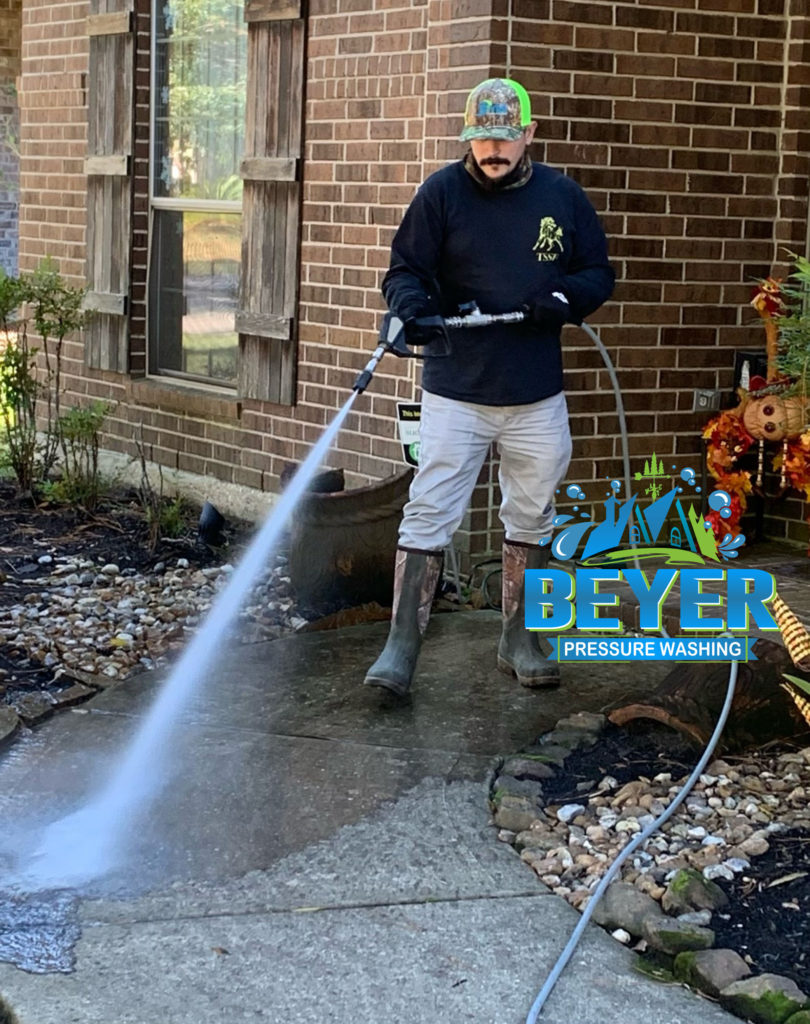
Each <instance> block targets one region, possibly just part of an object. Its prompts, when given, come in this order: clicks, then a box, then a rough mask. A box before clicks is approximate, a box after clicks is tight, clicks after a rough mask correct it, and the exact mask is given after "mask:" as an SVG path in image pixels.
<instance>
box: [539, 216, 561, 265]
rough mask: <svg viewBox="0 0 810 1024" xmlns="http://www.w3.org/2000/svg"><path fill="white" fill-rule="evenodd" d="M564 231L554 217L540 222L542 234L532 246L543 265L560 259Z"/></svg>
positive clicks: (544, 218) (545, 218)
mask: <svg viewBox="0 0 810 1024" xmlns="http://www.w3.org/2000/svg"><path fill="white" fill-rule="evenodd" d="M562 237H563V229H562V228H561V227H560V226H559V224H558V223H557V222H556V221H555V220H554V218H553V217H543V219H542V220H541V221H540V233H539V234H538V236H537V241H536V242H535V243H534V245H533V246H532V249H533V251H534V252H536V253H537V258H538V260H540V262H541V263H550V262H552V261H553V260H556V259H559V256H560V253H561V252H562V251H563V241H562Z"/></svg>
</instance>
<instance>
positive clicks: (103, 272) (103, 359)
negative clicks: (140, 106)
mask: <svg viewBox="0 0 810 1024" xmlns="http://www.w3.org/2000/svg"><path fill="white" fill-rule="evenodd" d="M132 28H133V13H132V0H90V14H89V16H88V18H87V34H88V36H89V42H90V74H89V80H88V94H87V106H88V112H87V116H88V131H87V159H86V160H85V173H86V174H87V286H88V294H87V298H86V299H85V306H86V308H87V309H91V310H97V311H98V312H95V313H92V314H91V315H90V318H89V321H88V325H87V327H86V329H85V361H86V363H87V365H88V366H92V367H95V368H96V369H99V370H116V371H118V372H119V373H125V372H126V371H127V369H128V356H129V346H128V342H129V309H128V307H129V287H130V249H131V245H132V240H131V208H132V117H133V107H132V104H133V45H134V41H133V31H132Z"/></svg>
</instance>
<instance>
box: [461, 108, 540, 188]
mask: <svg viewBox="0 0 810 1024" xmlns="http://www.w3.org/2000/svg"><path fill="white" fill-rule="evenodd" d="M536 127H537V125H536V124H535V123H534V122H532V123H531V124H530V125H529V126H528V127H527V128H524V129H523V134H522V135H521V136H520V138H519V139H515V140H514V142H506V141H505V140H504V139H472V140H471V141H470V148H471V149H472V155H473V159H474V160H475V162H476V163H477V164H478V166H479V167H480V168H481V170H482V171H483V172H484V174H486V176H487V177H488V178H490V179H491V180H492V181H497V180H498V178H504V177H506V175H507V174H508V173H509V172H510V171H511V170H513V169H514V168H515V167H517V165H518V164H519V163H520V160H521V158H522V156H523V154H524V153H525V152H526V147H527V146H528V145H529V143H530V142H531V141H532V139H533V138H534V130H535V128H536Z"/></svg>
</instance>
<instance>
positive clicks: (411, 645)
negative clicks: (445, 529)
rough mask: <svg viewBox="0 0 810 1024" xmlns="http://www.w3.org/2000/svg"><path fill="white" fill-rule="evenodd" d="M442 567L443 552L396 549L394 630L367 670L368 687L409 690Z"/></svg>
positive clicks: (404, 692)
mask: <svg viewBox="0 0 810 1024" xmlns="http://www.w3.org/2000/svg"><path fill="white" fill-rule="evenodd" d="M441 569H442V553H441V552H440V551H413V550H404V549H403V548H399V549H398V550H397V561H396V566H395V568H394V599H393V603H392V608H391V630H390V632H389V633H388V640H387V641H386V644H385V648H384V649H383V652H382V654H381V655H380V656H379V658H377V660H376V661H375V662H374V664H373V665H372V666H371V668H370V669H369V670H368V673H367V675H366V678H365V680H364V682H365V684H366V686H382V687H384V688H385V689H387V690H390V691H391V692H392V693H395V694H397V696H399V697H404V696H405V694H406V693H407V692H408V689H409V688H410V685H411V679H412V678H413V673H414V669H415V668H416V660H417V658H418V657H419V650H420V648H421V646H422V637H423V636H424V635H425V630H426V629H427V624H428V618H429V617H430V606H431V605H432V604H433V595H434V594H435V593H436V585H437V583H438V582H439V574H440V573H441Z"/></svg>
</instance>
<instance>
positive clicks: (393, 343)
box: [380, 313, 450, 359]
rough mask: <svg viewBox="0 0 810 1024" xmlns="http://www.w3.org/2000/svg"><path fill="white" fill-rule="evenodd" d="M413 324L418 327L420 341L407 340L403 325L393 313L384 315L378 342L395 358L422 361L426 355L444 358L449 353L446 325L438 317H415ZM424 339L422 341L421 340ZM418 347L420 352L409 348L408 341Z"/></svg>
mask: <svg viewBox="0 0 810 1024" xmlns="http://www.w3.org/2000/svg"><path fill="white" fill-rule="evenodd" d="M411 322H412V323H414V324H416V325H417V326H418V327H419V329H420V330H419V334H420V339H419V341H415V340H413V339H408V338H407V333H408V332H407V329H406V326H405V323H404V322H403V321H402V320H401V319H400V318H399V317H398V316H395V315H394V314H393V313H386V314H385V316H384V317H383V322H382V327H381V328H380V341H381V342H382V344H383V345H384V346H385V349H386V351H387V352H393V353H394V355H395V356H400V357H402V358H411V359H423V358H424V357H425V356H426V355H430V356H446V355H447V354H448V352H449V351H450V343H449V338H448V334H447V325H446V324H445V322H444V320H443V319H442V318H441V317H440V316H422V317H417V318H416V319H415V320H414V321H409V323H411ZM422 339H424V340H422ZM409 340H410V343H411V344H412V345H418V346H419V348H420V349H421V351H419V352H417V351H415V350H414V349H412V348H409V346H408V341H409Z"/></svg>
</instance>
